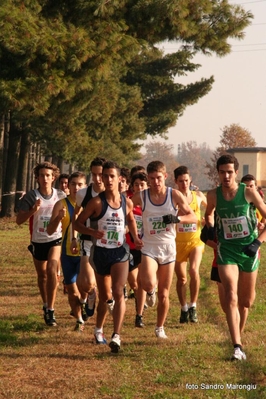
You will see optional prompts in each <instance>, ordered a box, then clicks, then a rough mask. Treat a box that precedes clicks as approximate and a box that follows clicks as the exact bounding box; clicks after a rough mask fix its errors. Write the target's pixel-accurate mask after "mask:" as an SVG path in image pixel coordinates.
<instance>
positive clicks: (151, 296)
mask: <svg viewBox="0 0 266 399" xmlns="http://www.w3.org/2000/svg"><path fill="white" fill-rule="evenodd" d="M146 303H147V305H148V306H150V307H153V306H154V305H155V304H156V292H155V290H153V291H152V292H147V294H146Z"/></svg>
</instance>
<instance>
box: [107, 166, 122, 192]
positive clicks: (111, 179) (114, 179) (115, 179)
mask: <svg viewBox="0 0 266 399" xmlns="http://www.w3.org/2000/svg"><path fill="white" fill-rule="evenodd" d="M119 181H120V176H118V173H117V170H116V169H113V168H111V169H104V171H103V183H104V186H105V190H107V191H108V190H109V191H115V190H118V185H119Z"/></svg>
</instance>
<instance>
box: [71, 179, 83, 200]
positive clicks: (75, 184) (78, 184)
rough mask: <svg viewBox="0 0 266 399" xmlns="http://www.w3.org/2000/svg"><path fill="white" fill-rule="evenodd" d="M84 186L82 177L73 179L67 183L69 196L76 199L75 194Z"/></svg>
mask: <svg viewBox="0 0 266 399" xmlns="http://www.w3.org/2000/svg"><path fill="white" fill-rule="evenodd" d="M85 186H86V182H85V179H84V178H83V177H74V178H73V179H71V181H70V183H69V194H70V196H71V197H73V198H76V194H77V192H78V191H79V190H80V189H81V188H83V187H85Z"/></svg>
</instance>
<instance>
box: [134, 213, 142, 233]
mask: <svg viewBox="0 0 266 399" xmlns="http://www.w3.org/2000/svg"><path fill="white" fill-rule="evenodd" d="M134 218H135V220H136V224H137V232H138V236H139V237H142V235H143V222H142V216H140V215H134Z"/></svg>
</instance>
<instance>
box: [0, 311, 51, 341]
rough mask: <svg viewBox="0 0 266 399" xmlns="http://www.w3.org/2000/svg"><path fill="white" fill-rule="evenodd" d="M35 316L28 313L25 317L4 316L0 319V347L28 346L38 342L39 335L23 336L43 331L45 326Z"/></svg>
mask: <svg viewBox="0 0 266 399" xmlns="http://www.w3.org/2000/svg"><path fill="white" fill-rule="evenodd" d="M35 317H36V316H34V315H29V316H28V317H27V319H11V318H5V319H2V320H0V347H6V346H29V345H32V344H34V343H39V341H40V338H39V337H36V336H32V335H31V336H25V334H32V333H39V332H42V331H44V329H45V326H44V325H43V324H41V323H39V322H38V321H37V320H36V318H35Z"/></svg>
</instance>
